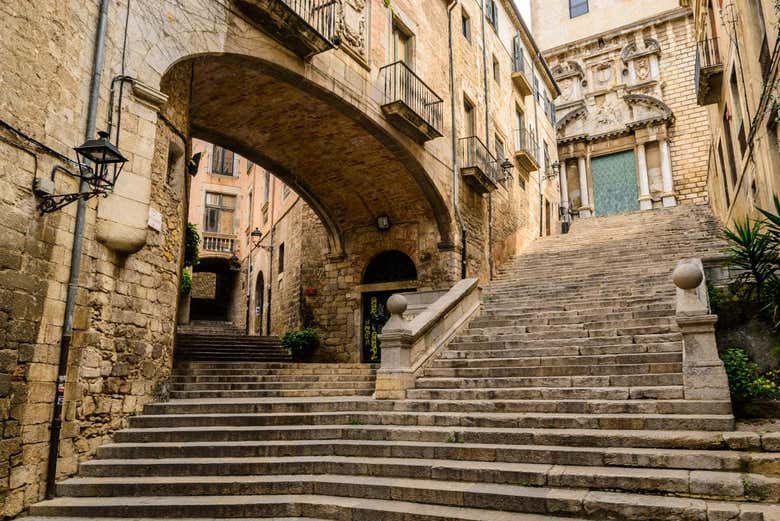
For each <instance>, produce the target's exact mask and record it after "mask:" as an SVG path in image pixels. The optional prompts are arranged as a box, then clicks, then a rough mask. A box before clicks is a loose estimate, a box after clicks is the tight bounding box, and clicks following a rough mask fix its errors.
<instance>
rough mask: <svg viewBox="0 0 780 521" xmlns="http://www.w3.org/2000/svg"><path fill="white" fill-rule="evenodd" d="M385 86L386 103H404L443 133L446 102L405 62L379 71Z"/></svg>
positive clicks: (398, 62) (393, 64)
mask: <svg viewBox="0 0 780 521" xmlns="http://www.w3.org/2000/svg"><path fill="white" fill-rule="evenodd" d="M379 75H380V76H379V77H380V78H381V80H382V83H383V84H384V103H383V105H389V104H392V103H397V102H399V101H400V102H403V103H404V104H405V105H406V106H407V107H409V108H410V109H411V110H412V111H413V112H414V113H415V114H417V115H418V116H420V117H421V118H422V119H423V120H425V122H426V123H428V124H429V125H430V126H432V127H433V128H434V129H436V130H437V131H439V132H440V131H441V127H442V118H443V109H444V100H442V99H441V98H440V97H439V96H438V95H437V94H436V93H435V92H434V91H433V89H431V88H430V87H428V85H426V84H425V82H424V81H423V80H422V79H420V77H419V76H417V74H415V73H414V71H413V70H412V69H410V68H409V66H408V65H407V64H406V63H404V62H403V61H397V62H395V63H391V64H390V65H385V66H384V67H382V68H381V69H379Z"/></svg>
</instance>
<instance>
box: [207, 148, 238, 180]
mask: <svg viewBox="0 0 780 521" xmlns="http://www.w3.org/2000/svg"><path fill="white" fill-rule="evenodd" d="M233 158H234V154H233V152H232V151H230V150H227V149H225V148H222V147H218V146H215V147H214V154H213V157H212V158H211V172H212V173H213V174H217V175H231V176H232V175H233Z"/></svg>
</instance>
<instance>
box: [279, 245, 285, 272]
mask: <svg viewBox="0 0 780 521" xmlns="http://www.w3.org/2000/svg"><path fill="white" fill-rule="evenodd" d="M279 273H284V243H282V244H280V245H279Z"/></svg>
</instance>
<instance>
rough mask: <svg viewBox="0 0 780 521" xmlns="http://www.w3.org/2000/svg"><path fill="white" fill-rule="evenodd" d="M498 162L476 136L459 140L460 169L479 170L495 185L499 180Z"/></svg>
mask: <svg viewBox="0 0 780 521" xmlns="http://www.w3.org/2000/svg"><path fill="white" fill-rule="evenodd" d="M498 161H499V160H496V158H495V157H493V154H491V153H490V151H489V150H488V148H487V147H486V146H485V144H484V143H483V142H482V141H481V140H480V139H479V138H478V137H477V136H469V137H464V138H461V139H460V167H461V168H479V169H480V170H481V171H482V173H483V174H485V175H486V176H487V177H488V178H490V179H491V180H492V181H493V182H494V183H497V182H498V181H500V180H501V176H500V175H499V170H500V167H499V165H498Z"/></svg>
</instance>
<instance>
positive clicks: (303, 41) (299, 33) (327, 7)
mask: <svg viewBox="0 0 780 521" xmlns="http://www.w3.org/2000/svg"><path fill="white" fill-rule="evenodd" d="M236 5H237V6H238V7H239V9H241V11H243V12H244V14H246V15H247V16H248V17H249V18H250V19H251V20H252V21H253V22H254V23H256V24H257V25H259V26H260V28H261V29H262V30H263V31H265V32H266V33H268V35H270V36H271V37H272V38H274V39H275V40H277V41H279V42H280V43H281V44H282V45H284V46H285V47H287V48H288V49H290V50H291V51H292V52H294V53H295V54H297V55H298V56H300V57H301V58H310V57H311V56H314V55H315V54H319V53H321V52H325V51H327V50H330V49H333V48H334V47H336V46H338V45H339V43H340V39H339V37H338V36H337V35H336V20H337V18H336V14H337V13H336V8H337V1H336V0H236Z"/></svg>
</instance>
